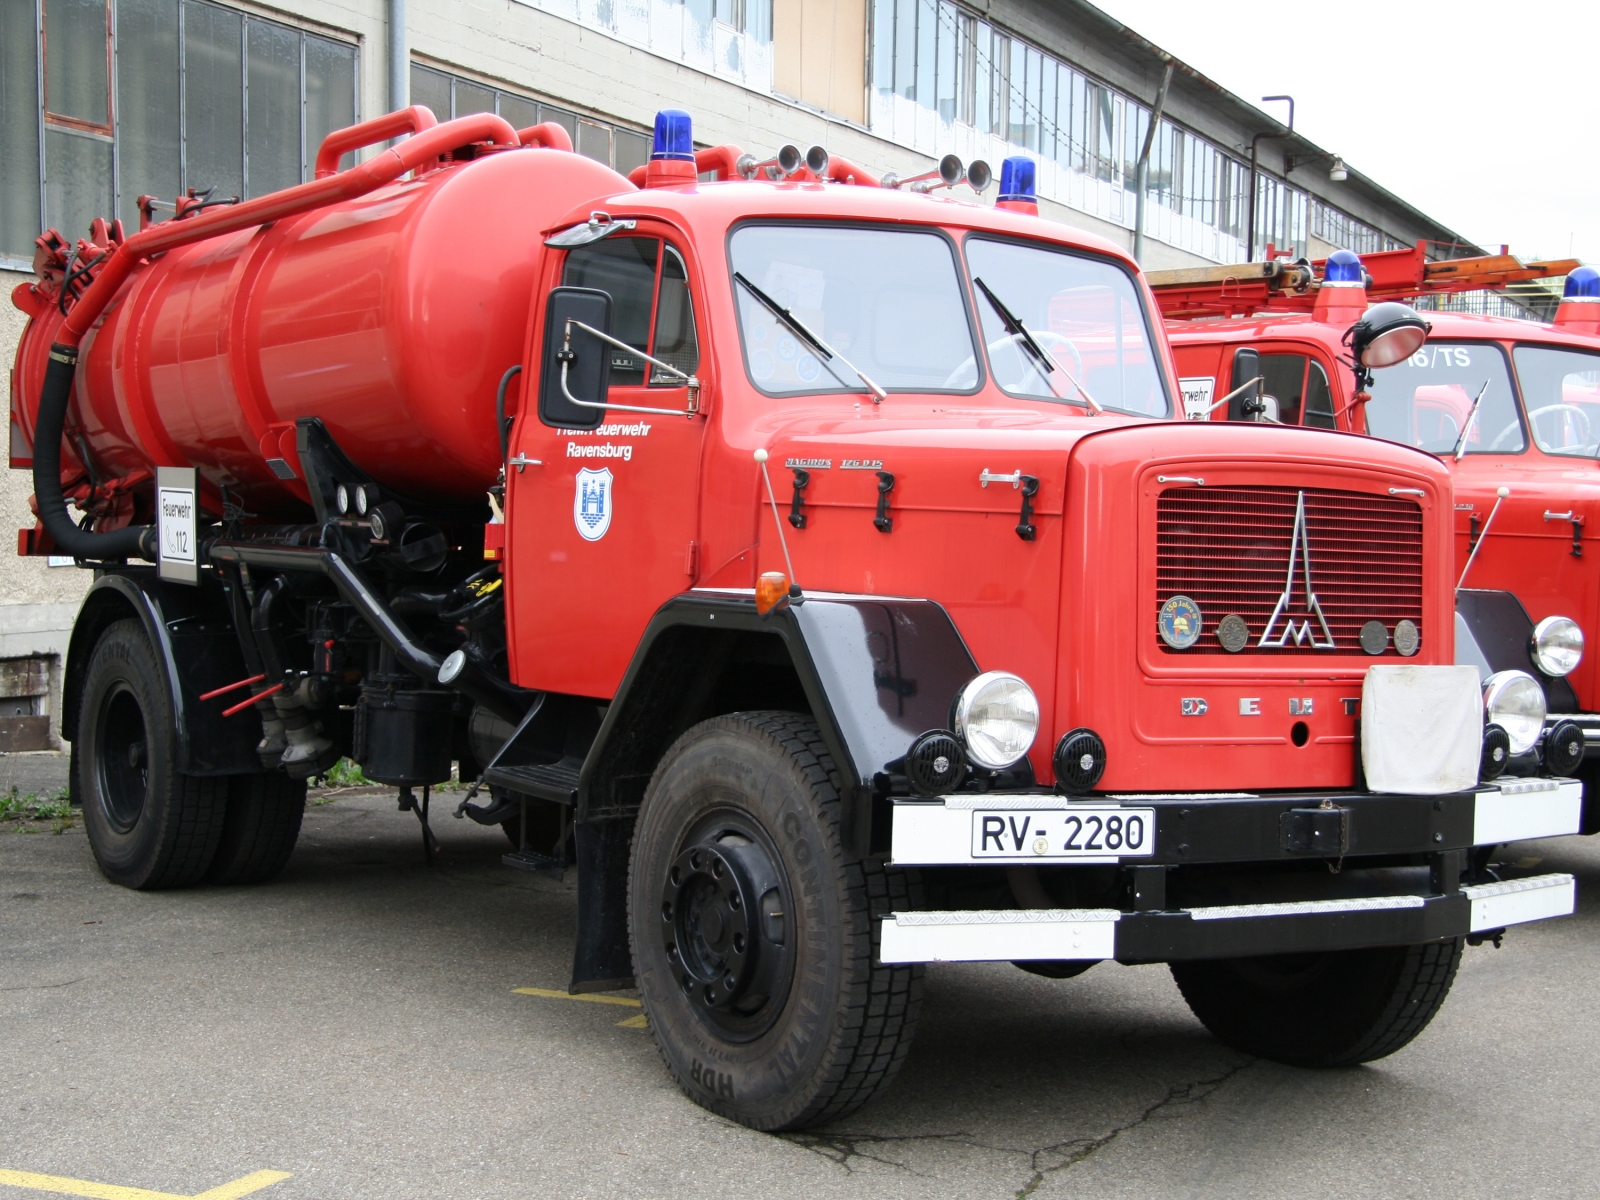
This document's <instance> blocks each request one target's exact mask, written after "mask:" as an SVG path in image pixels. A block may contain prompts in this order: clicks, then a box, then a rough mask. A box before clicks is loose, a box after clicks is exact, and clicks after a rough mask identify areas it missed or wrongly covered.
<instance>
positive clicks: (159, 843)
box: [72, 620, 227, 890]
mask: <svg viewBox="0 0 1600 1200" xmlns="http://www.w3.org/2000/svg"><path fill="white" fill-rule="evenodd" d="M165 678H166V670H165V668H164V666H163V664H162V663H161V662H160V660H159V659H158V658H157V656H156V653H155V651H154V650H153V649H152V648H151V646H150V642H149V639H148V638H146V637H145V632H144V627H143V626H142V625H141V624H140V623H139V622H138V621H136V620H128V621H118V622H117V623H116V624H114V625H111V626H108V627H107V629H106V630H105V632H104V633H102V634H101V635H100V640H99V641H98V642H97V643H96V644H95V648H94V653H93V655H92V657H91V658H90V660H89V670H88V672H87V674H86V675H85V678H84V684H83V699H82V703H81V706H80V710H79V718H78V740H77V742H75V743H74V744H73V747H72V749H73V756H72V757H73V762H74V764H75V766H76V769H77V780H76V782H77V790H78V794H79V796H80V797H81V799H82V802H83V824H84V828H85V829H86V830H87V831H88V834H89V845H90V847H91V848H92V849H93V850H94V857H95V861H96V862H97V863H98V864H99V866H100V871H101V873H102V874H103V875H105V877H106V878H107V879H109V880H110V881H111V882H112V883H119V884H121V885H122V886H123V887H129V888H138V889H142V890H154V889H158V888H174V887H185V886H187V885H189V884H192V883H197V882H198V881H199V880H200V879H201V878H202V877H203V876H204V875H205V873H206V869H207V868H208V867H209V866H210V865H211V859H212V856H213V855H214V854H215V853H216V849H217V841H218V839H219V838H220V837H221V836H222V826H223V817H224V814H225V812H226V808H227V780H226V779H222V778H216V779H210V778H207V779H202V778H197V777H195V776H192V775H184V774H181V773H180V772H179V771H178V770H177V767H176V765H175V764H176V762H177V750H178V739H177V732H176V730H175V728H174V725H173V718H172V704H171V701H170V700H169V699H168V697H167V693H166V689H165V687H164V686H163V680H164V679H165Z"/></svg>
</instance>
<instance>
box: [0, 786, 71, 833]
mask: <svg viewBox="0 0 1600 1200" xmlns="http://www.w3.org/2000/svg"><path fill="white" fill-rule="evenodd" d="M0 821H10V822H12V827H13V828H14V829H15V830H16V831H17V832H19V833H37V832H39V830H38V828H37V827H38V826H39V825H43V824H46V823H49V824H50V825H51V832H53V833H63V832H65V831H66V830H68V829H71V828H72V827H73V825H74V824H76V822H77V815H76V814H75V813H74V812H73V811H72V805H71V803H69V802H68V800H67V791H66V789H65V788H62V789H60V790H59V791H56V792H22V791H19V790H18V789H17V787H16V786H15V785H13V786H12V787H11V788H10V789H9V790H8V791H5V792H0Z"/></svg>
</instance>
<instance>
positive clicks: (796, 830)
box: [781, 812, 804, 839]
mask: <svg viewBox="0 0 1600 1200" xmlns="http://www.w3.org/2000/svg"><path fill="white" fill-rule="evenodd" d="M781 824H782V825H783V831H784V832H785V833H787V834H788V835H789V837H790V838H791V839H793V838H797V837H799V836H800V830H801V829H802V828H804V826H802V825H801V824H800V814H799V813H795V812H786V813H784V814H783V820H782V822H781Z"/></svg>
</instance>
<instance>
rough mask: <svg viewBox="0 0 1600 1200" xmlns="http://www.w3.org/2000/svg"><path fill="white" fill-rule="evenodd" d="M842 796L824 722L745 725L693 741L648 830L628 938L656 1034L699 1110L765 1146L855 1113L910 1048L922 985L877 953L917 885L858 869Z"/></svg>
mask: <svg viewBox="0 0 1600 1200" xmlns="http://www.w3.org/2000/svg"><path fill="white" fill-rule="evenodd" d="M839 793H840V783H839V777H838V774H837V772H836V771H835V769H834V766H833V763H832V761H831V759H830V758H829V757H828V753H827V750H826V749H825V748H824V746H823V743H822V737H821V734H820V732H819V730H818V729H817V725H816V723H815V722H814V721H812V720H811V719H810V718H809V717H804V716H800V715H797V714H795V713H777V712H768V713H738V714H734V715H731V716H724V717H717V718H714V719H713V720H710V721H705V722H703V723H701V724H700V725H697V726H695V727H694V728H693V729H690V730H689V731H688V732H687V733H685V734H684V735H683V736H682V737H681V738H679V739H678V741H677V743H676V744H675V745H674V746H673V747H672V749H671V750H669V751H668V752H667V755H666V757H665V759H664V760H663V761H662V762H661V764H660V766H659V767H657V769H656V772H655V775H654V777H653V778H652V779H651V781H650V786H649V789H648V790H647V792H646V793H645V800H644V805H643V807H642V809H641V810H640V814H639V819H638V824H637V825H636V827H635V831H634V841H633V854H632V860H631V863H630V867H629V880H628V906H629V923H630V932H631V938H632V945H633V957H634V965H635V971H636V972H637V976H638V981H639V989H640V993H641V996H642V998H643V1000H644V1007H645V1012H646V1013H647V1014H648V1016H649V1019H650V1028H651V1030H652V1031H653V1033H654V1035H655V1038H656V1042H657V1045H659V1046H660V1048H661V1054H662V1057H663V1058H665V1059H666V1062H667V1066H668V1068H669V1069H670V1070H671V1071H672V1073H673V1075H674V1076H675V1077H676V1078H677V1081H678V1084H679V1086H681V1087H682V1088H683V1090H684V1091H685V1092H686V1093H688V1095H689V1097H690V1098H691V1099H693V1100H694V1101H695V1102H696V1103H698V1104H701V1105H704V1106H705V1107H706V1108H709V1109H711V1110H712V1111H713V1112H718V1113H721V1114H722V1115H724V1116H726V1117H730V1118H732V1119H733V1120H736V1121H739V1122H741V1123H743V1124H745V1125H748V1126H750V1127H752V1128H755V1129H767V1130H774V1129H795V1128H800V1127H803V1126H806V1125H814V1124H818V1123H821V1122H824V1121H830V1120H833V1119H835V1118H838V1117H842V1116H844V1115H845V1114H846V1113H849V1112H853V1111H854V1110H855V1109H857V1108H859V1107H860V1106H861V1105H863V1104H865V1103H866V1102H867V1101H868V1100H870V1099H871V1098H872V1097H873V1096H874V1095H876V1094H877V1093H878V1092H879V1091H880V1090H881V1089H883V1088H884V1087H886V1086H887V1085H888V1084H889V1083H890V1082H891V1081H892V1080H893V1078H894V1076H895V1075H896V1074H897V1073H898V1071H899V1069H900V1064H901V1062H902V1061H903V1059H904V1058H905V1055H906V1052H907V1050H908V1049H909V1048H910V1045H911V1036H912V1031H913V1029H914V1027H915V1025H916V1020H917V1015H918V1010H919V1008H920V1004H921V994H922V968H921V967H920V966H884V965H882V964H880V963H878V962H877V955H876V951H877V941H878V920H879V919H880V918H882V917H883V916H885V915H886V914H887V913H888V912H889V911H891V910H892V909H896V908H905V907H908V906H909V901H910V899H911V897H910V894H909V893H910V887H911V884H912V879H911V877H909V876H908V875H906V874H905V873H904V872H898V871H891V870H888V869H886V868H885V867H884V866H883V865H882V864H881V863H879V862H876V861H869V862H857V861H853V860H851V859H850V858H849V857H848V856H847V855H846V853H845V850H844V846H843V844H842V842H841V840H840V836H839V811H840V804H839Z"/></svg>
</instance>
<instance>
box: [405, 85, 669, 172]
mask: <svg viewBox="0 0 1600 1200" xmlns="http://www.w3.org/2000/svg"><path fill="white" fill-rule="evenodd" d="M411 103H413V104H425V105H427V107H428V108H430V109H431V110H432V111H433V115H434V116H436V117H438V118H439V120H441V121H448V120H451V119H452V118H455V117H465V116H468V115H470V114H472V113H480V112H492V113H498V114H499V115H500V116H502V117H504V118H505V119H506V120H507V121H509V122H510V123H511V126H512V128H513V129H526V128H528V126H530V125H542V124H544V123H545V122H546V121H550V122H554V123H555V124H557V125H560V126H561V127H562V128H563V129H565V130H566V131H567V136H568V137H570V138H571V139H572V148H573V149H574V150H576V151H577V152H578V153H579V154H582V155H583V156H584V157H586V158H592V159H594V160H595V161H596V162H600V163H604V164H605V165H606V166H608V167H613V168H615V169H616V170H617V171H618V172H620V173H621V174H623V175H626V174H627V173H628V172H629V171H631V170H633V169H634V168H635V167H642V166H644V165H645V163H647V162H649V161H650V138H649V137H648V136H647V135H645V134H642V133H639V132H637V131H635V130H632V129H623V128H622V127H620V126H617V125H612V124H610V123H608V122H605V121H596V120H594V119H592V118H590V117H580V116H579V115H578V114H577V113H575V112H572V111H570V110H568V109H565V108H557V107H556V106H554V105H551V104H544V103H542V102H540V101H538V100H533V99H530V98H529V97H527V96H519V95H517V93H515V92H508V91H505V90H504V89H502V88H497V87H492V86H490V85H489V84H485V83H477V82H474V81H473V80H471V79H464V78H462V77H461V76H459V75H451V74H448V73H446V72H444V71H438V70H435V69H434V68H432V67H424V66H422V65H421V64H420V63H412V64H411Z"/></svg>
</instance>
